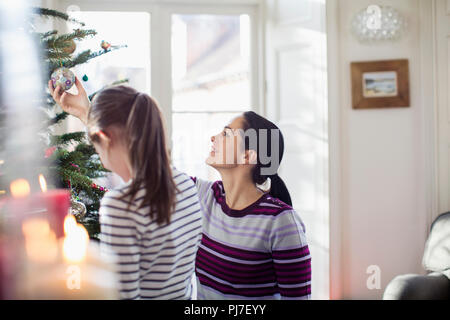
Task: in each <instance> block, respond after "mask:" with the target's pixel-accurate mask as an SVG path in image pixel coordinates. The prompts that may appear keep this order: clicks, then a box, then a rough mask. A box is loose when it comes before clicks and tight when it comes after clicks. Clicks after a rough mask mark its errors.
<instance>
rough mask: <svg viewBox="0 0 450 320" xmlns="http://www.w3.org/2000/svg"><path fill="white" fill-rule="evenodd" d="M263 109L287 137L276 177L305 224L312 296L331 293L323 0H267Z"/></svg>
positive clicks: (324, 11) (326, 296)
mask: <svg viewBox="0 0 450 320" xmlns="http://www.w3.org/2000/svg"><path fill="white" fill-rule="evenodd" d="M266 4H267V6H266V18H267V25H266V32H267V33H266V34H267V36H266V48H267V51H266V61H267V66H266V67H267V68H266V72H267V110H266V111H267V115H268V117H269V118H270V119H272V120H275V121H276V123H277V124H278V125H279V127H280V129H281V131H282V133H283V135H284V139H285V154H284V157H283V161H282V163H281V166H280V172H279V173H280V177H281V178H282V179H284V181H285V183H286V185H287V187H288V189H289V192H290V193H291V197H292V201H293V206H294V208H295V209H296V210H297V212H298V213H299V214H300V216H301V218H302V220H303V222H304V224H305V226H306V235H307V238H308V241H309V246H310V251H311V256H312V298H313V299H328V298H329V223H328V213H329V196H328V119H327V118H328V110H327V40H326V39H327V38H326V25H325V22H326V9H325V7H326V6H325V4H326V3H325V0H266Z"/></svg>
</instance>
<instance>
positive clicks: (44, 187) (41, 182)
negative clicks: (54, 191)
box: [39, 173, 47, 192]
mask: <svg viewBox="0 0 450 320" xmlns="http://www.w3.org/2000/svg"><path fill="white" fill-rule="evenodd" d="M39 185H40V186H41V190H42V192H47V181H46V180H45V178H44V175H43V174H42V173H41V174H40V175H39Z"/></svg>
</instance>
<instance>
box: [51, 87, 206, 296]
mask: <svg viewBox="0 0 450 320" xmlns="http://www.w3.org/2000/svg"><path fill="white" fill-rule="evenodd" d="M76 85H77V88H78V91H79V93H78V95H71V94H69V93H67V92H64V93H63V94H61V92H60V88H59V87H57V88H56V89H55V90H53V87H52V85H51V82H49V89H50V91H51V93H52V95H53V98H54V99H55V101H56V102H57V103H58V104H59V105H60V106H62V108H63V109H64V110H65V111H68V112H69V113H72V114H74V115H76V116H78V117H79V118H80V119H81V120H82V121H83V122H84V123H85V124H86V125H87V128H88V132H89V138H90V139H91V141H92V143H93V144H94V147H95V149H96V150H97V152H98V154H99V155H100V159H101V161H102V163H103V165H104V167H105V168H107V169H109V170H111V171H113V172H115V173H117V174H118V175H119V176H120V177H121V178H122V179H123V181H125V182H126V183H124V184H123V185H121V186H120V187H118V188H116V189H114V190H110V191H109V192H108V193H106V194H105V196H104V197H103V199H102V201H101V205H100V227H101V235H100V239H101V244H102V246H103V247H104V248H105V249H107V250H108V251H112V252H113V253H115V255H116V257H117V259H118V269H119V270H118V272H119V276H120V295H121V298H123V299H189V298H191V293H192V285H191V278H192V275H193V272H194V261H195V254H196V252H197V248H198V243H199V241H200V237H201V226H202V225H201V220H202V215H201V211H200V205H199V201H198V196H197V192H196V188H195V185H194V183H193V182H192V180H191V179H190V178H189V177H188V176H187V175H185V174H184V173H181V172H179V171H178V170H176V169H175V168H173V167H171V166H170V163H169V156H168V153H167V150H166V141H165V134H164V127H163V121H162V117H161V113H160V110H159V108H158V106H157V104H156V102H155V101H154V100H153V99H152V98H150V97H149V96H148V95H147V94H145V93H139V92H137V91H136V90H134V89H132V88H130V87H126V86H117V87H112V88H109V89H105V90H102V91H101V92H99V93H98V94H97V95H96V97H95V98H94V100H93V102H92V105H91V106H90V108H89V100H88V99H87V95H86V93H85V91H84V89H83V87H82V86H81V84H80V82H79V80H78V79H76ZM87 110H89V112H87Z"/></svg>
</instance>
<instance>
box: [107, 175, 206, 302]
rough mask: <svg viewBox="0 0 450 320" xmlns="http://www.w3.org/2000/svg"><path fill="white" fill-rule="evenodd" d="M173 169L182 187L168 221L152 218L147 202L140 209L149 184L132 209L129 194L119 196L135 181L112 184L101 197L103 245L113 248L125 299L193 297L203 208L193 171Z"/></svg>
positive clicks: (110, 250) (122, 295)
mask: <svg viewBox="0 0 450 320" xmlns="http://www.w3.org/2000/svg"><path fill="white" fill-rule="evenodd" d="M172 171H173V177H174V180H175V183H176V185H177V188H178V193H177V195H176V207H175V211H174V212H173V214H172V216H171V222H170V223H169V224H163V225H158V224H157V222H156V221H155V220H153V219H151V218H150V215H149V208H150V207H149V206H146V207H144V208H141V209H138V206H139V204H140V203H141V201H142V200H143V196H144V195H145V188H142V189H141V190H139V192H138V193H137V196H136V199H135V200H134V201H133V203H131V206H130V208H129V209H128V203H129V200H128V201H126V199H125V200H121V199H120V198H121V197H122V196H123V194H124V191H126V189H127V188H128V187H129V186H130V183H131V181H130V182H128V183H126V184H125V185H123V186H122V187H119V188H117V189H114V190H110V191H109V192H107V193H106V194H105V196H104V197H103V199H102V201H101V205H100V227H101V234H100V241H101V246H102V249H103V250H102V251H103V252H112V253H113V254H114V256H115V259H116V260H117V269H118V270H117V271H118V275H119V280H120V285H119V286H120V288H119V289H120V297H121V298H122V299H190V298H191V294H192V281H191V280H192V277H193V274H194V267H195V265H194V263H195V255H196V252H197V249H198V245H199V242H200V238H201V227H202V214H201V210H200V204H199V200H198V196H197V190H196V188H195V185H194V183H193V182H192V180H191V179H190V177H189V176H187V175H185V174H184V173H181V172H179V171H178V170H176V169H175V168H172ZM127 209H128V210H127Z"/></svg>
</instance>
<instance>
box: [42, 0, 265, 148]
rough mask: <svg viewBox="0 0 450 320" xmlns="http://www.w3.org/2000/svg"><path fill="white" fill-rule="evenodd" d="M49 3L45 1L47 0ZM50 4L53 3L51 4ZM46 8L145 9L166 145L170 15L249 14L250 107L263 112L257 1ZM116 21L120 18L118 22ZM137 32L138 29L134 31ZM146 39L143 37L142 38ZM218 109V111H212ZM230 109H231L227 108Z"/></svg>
mask: <svg viewBox="0 0 450 320" xmlns="http://www.w3.org/2000/svg"><path fill="white" fill-rule="evenodd" d="M47 2H49V1H47ZM51 4H53V5H51ZM48 5H49V6H50V7H53V8H56V9H58V10H60V11H63V12H65V11H66V9H67V7H68V6H69V5H76V6H78V7H79V8H80V10H82V11H129V12H148V13H149V14H150V17H151V18H150V19H151V20H150V21H151V26H150V39H147V40H148V41H150V73H151V74H150V79H151V82H150V87H151V95H152V97H153V98H155V99H156V100H157V101H158V103H159V105H160V107H161V109H162V112H163V114H164V116H165V120H166V130H167V137H168V138H169V139H168V143H169V148H171V147H172V146H171V144H172V142H171V137H172V113H173V112H172V59H171V30H172V21H171V15H172V14H218V15H221V14H222V15H234V14H236V15H240V14H248V15H249V17H250V21H251V25H250V34H251V46H250V61H251V64H250V88H251V92H250V97H251V98H250V103H251V105H250V106H249V108H250V110H253V111H256V112H259V113H260V114H262V115H265V99H264V92H263V91H262V90H261V88H262V85H261V84H263V83H264V81H263V80H262V78H263V75H264V62H263V61H262V57H263V50H262V45H261V42H262V41H261V40H262V39H264V37H263V30H264V28H263V27H262V24H261V21H260V20H259V16H260V12H261V5H260V0H222V1H220V3H218V1H217V0H215V1H214V0H176V1H168V0H147V1H145V0H135V1H133V2H127V1H125V0H96V1H86V0H78V1H77V0H70V1H69V0H60V1H54V2H53V3H51V1H50V2H49V3H48ZM118 23H120V21H118ZM137 31H138V30H137ZM142 41H146V39H142ZM214 112H220V111H214ZM227 112H232V111H227Z"/></svg>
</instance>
